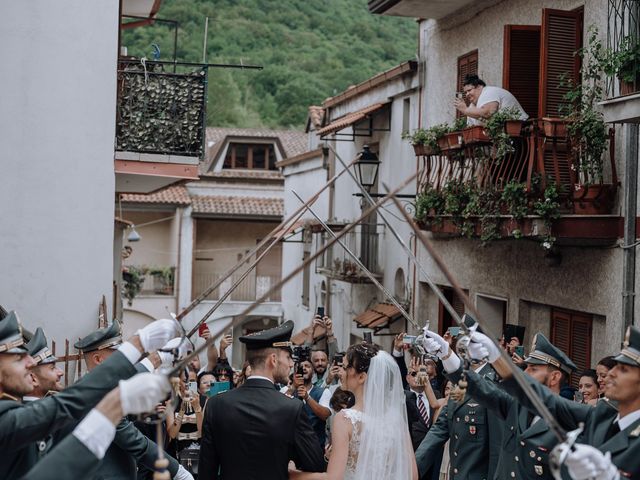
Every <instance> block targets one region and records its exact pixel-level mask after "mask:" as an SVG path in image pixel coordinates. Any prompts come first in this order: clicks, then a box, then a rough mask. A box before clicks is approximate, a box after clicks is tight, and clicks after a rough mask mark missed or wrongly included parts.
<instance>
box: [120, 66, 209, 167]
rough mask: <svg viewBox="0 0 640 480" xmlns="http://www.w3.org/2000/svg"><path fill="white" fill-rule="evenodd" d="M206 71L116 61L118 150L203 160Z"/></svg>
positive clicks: (195, 67)
mask: <svg viewBox="0 0 640 480" xmlns="http://www.w3.org/2000/svg"><path fill="white" fill-rule="evenodd" d="M206 89H207V69H206V67H202V66H197V64H182V63H173V62H172V63H170V64H165V63H163V62H151V61H140V60H135V61H134V60H120V64H119V69H118V105H117V117H116V150H119V151H125V152H140V153H153V154H163V155H179V156H189V157H201V156H202V154H203V151H204V135H205V120H206Z"/></svg>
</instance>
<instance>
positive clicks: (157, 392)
mask: <svg viewBox="0 0 640 480" xmlns="http://www.w3.org/2000/svg"><path fill="white" fill-rule="evenodd" d="M118 386H119V387H120V403H121V405H122V412H123V413H124V415H129V414H131V413H146V412H153V411H154V409H155V406H156V405H157V404H158V403H160V402H161V401H162V400H164V399H165V398H166V397H167V395H168V394H169V392H170V391H171V384H170V383H169V379H168V378H167V377H166V376H164V375H158V374H156V373H139V374H138V375H135V376H133V377H131V378H130V379H128V380H120V382H119V383H118Z"/></svg>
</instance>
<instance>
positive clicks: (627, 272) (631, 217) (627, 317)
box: [621, 123, 638, 340]
mask: <svg viewBox="0 0 640 480" xmlns="http://www.w3.org/2000/svg"><path fill="white" fill-rule="evenodd" d="M625 128H626V130H627V131H626V135H625V137H626V142H625V147H626V153H627V154H626V158H625V166H624V178H625V180H626V182H627V188H626V195H625V199H624V207H623V208H624V211H623V213H624V248H623V254H622V271H623V278H622V337H621V338H622V339H623V340H624V336H625V334H626V332H627V328H628V327H629V326H631V325H634V324H635V322H634V316H635V315H634V314H635V312H634V307H635V295H636V292H635V290H636V247H635V245H633V244H634V243H635V242H636V217H637V205H638V124H634V123H628V124H626V125H625ZM631 245H633V246H631Z"/></svg>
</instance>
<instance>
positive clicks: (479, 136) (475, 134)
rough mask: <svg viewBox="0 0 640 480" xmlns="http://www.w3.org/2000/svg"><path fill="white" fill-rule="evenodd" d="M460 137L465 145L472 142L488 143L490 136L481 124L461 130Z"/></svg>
mask: <svg viewBox="0 0 640 480" xmlns="http://www.w3.org/2000/svg"><path fill="white" fill-rule="evenodd" d="M462 139H463V141H464V143H465V145H467V144H473V143H488V142H490V141H491V138H489V135H487V132H486V130H485V128H484V126H482V125H474V126H472V127H467V128H465V129H464V130H462Z"/></svg>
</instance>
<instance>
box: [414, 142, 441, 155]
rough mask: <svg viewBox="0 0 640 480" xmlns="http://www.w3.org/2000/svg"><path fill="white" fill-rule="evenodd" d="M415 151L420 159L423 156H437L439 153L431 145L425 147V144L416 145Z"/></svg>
mask: <svg viewBox="0 0 640 480" xmlns="http://www.w3.org/2000/svg"><path fill="white" fill-rule="evenodd" d="M413 151H414V152H415V154H416V156H418V157H420V156H423V155H436V154H437V153H438V152H437V151H436V149H435V148H433V147H432V146H431V145H424V144H423V143H414V144H413Z"/></svg>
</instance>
